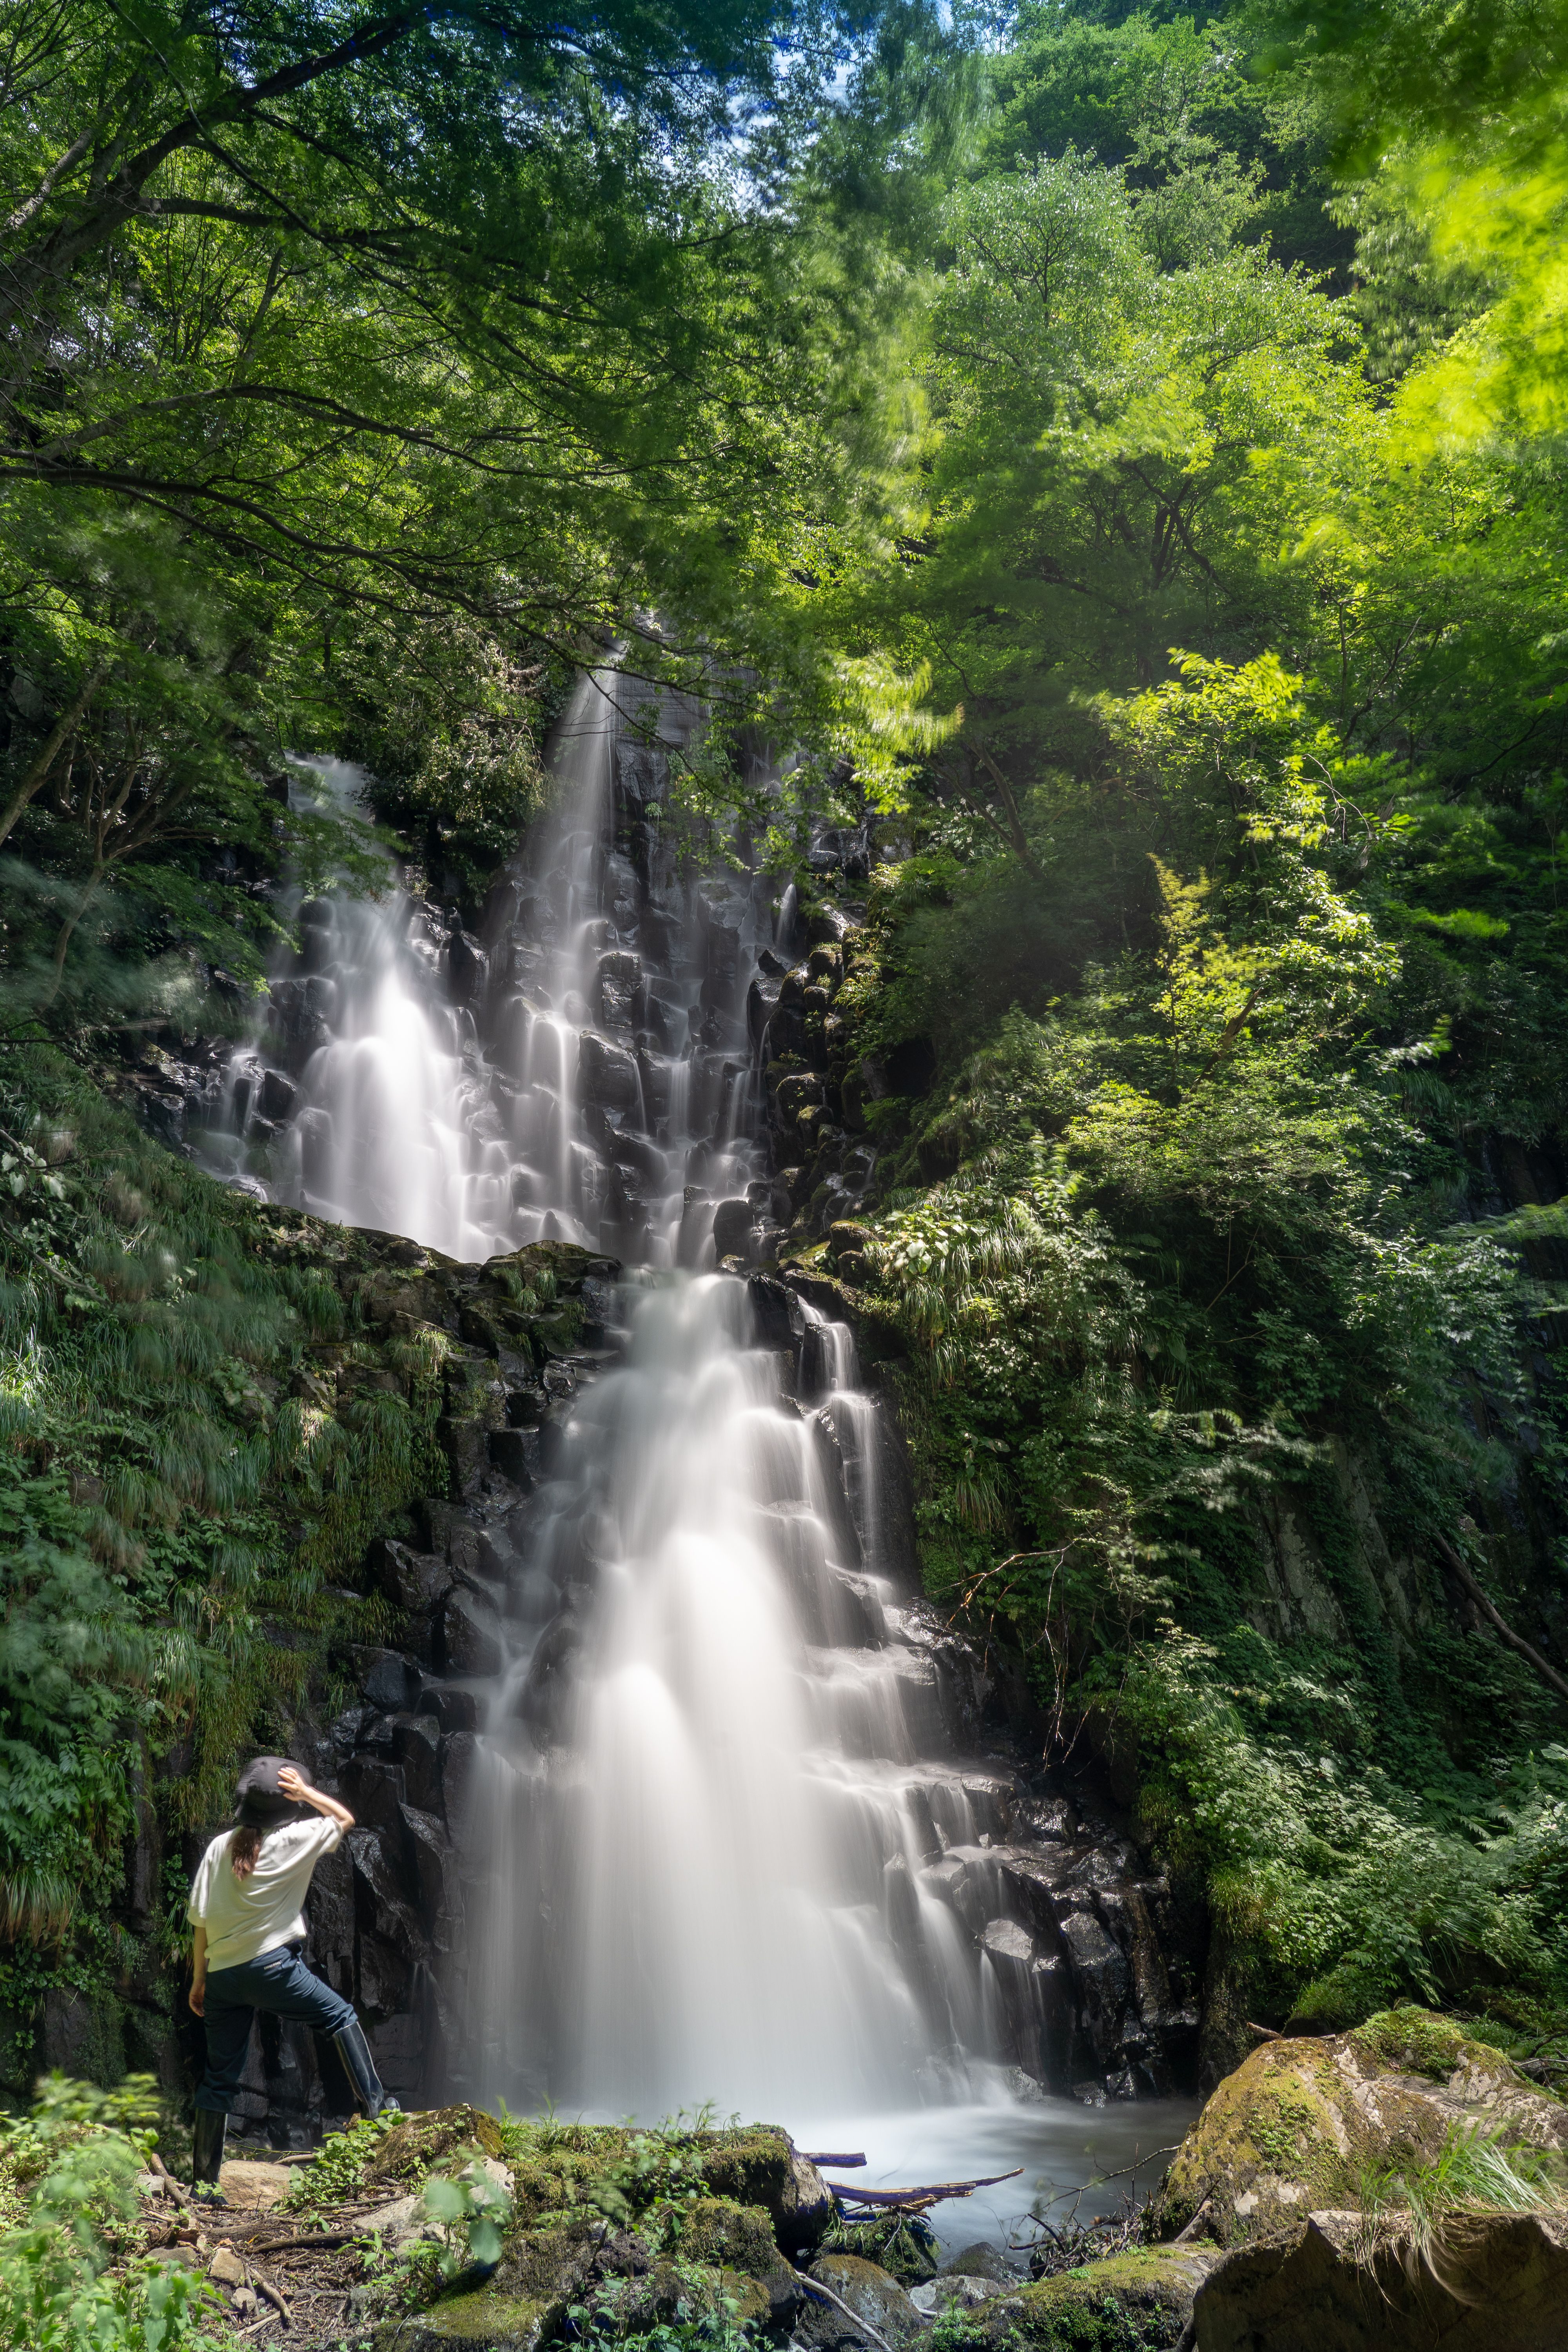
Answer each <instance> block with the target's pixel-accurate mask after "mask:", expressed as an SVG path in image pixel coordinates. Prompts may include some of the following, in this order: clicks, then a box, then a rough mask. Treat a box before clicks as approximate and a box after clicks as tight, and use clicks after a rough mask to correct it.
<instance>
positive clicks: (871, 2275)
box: [801, 2254, 928, 2352]
mask: <svg viewBox="0 0 1568 2352" xmlns="http://www.w3.org/2000/svg"><path fill="white" fill-rule="evenodd" d="M806 2276H807V2278H808V2279H810V2280H812V2281H815V2283H816V2284H817V2285H818V2286H822V2287H826V2288H827V2289H829V2290H830V2292H831V2294H833V2295H834V2296H835V2297H836V2298H837V2300H836V2301H834V2302H826V2301H825V2300H822V2299H819V2298H818V2297H816V2296H814V2295H812V2294H811V2293H810V2290H809V2288H808V2289H807V2291H806V2302H805V2306H804V2308H803V2310H802V2312H801V2333H802V2334H803V2335H804V2336H805V2338H806V2340H807V2341H808V2342H810V2343H812V2344H816V2345H821V2346H824V2347H827V2346H839V2345H842V2346H844V2347H846V2352H847V2347H849V2346H850V2345H853V2346H855V2347H856V2352H862V2347H864V2344H865V2338H864V2337H863V2336H860V2335H859V2334H858V2331H857V2329H856V2326H855V2321H856V2320H857V2319H863V2320H865V2321H866V2323H867V2325H868V2326H871V2327H874V2328H875V2329H876V2331H877V2333H878V2335H879V2336H881V2337H882V2338H883V2340H884V2342H886V2343H888V2344H890V2345H892V2346H893V2347H894V2352H899V2347H900V2346H903V2345H906V2344H912V2343H913V2342H914V2341H915V2339H916V2338H917V2337H918V2336H920V2335H921V2331H922V2330H923V2329H924V2328H925V2326H927V2325H928V2322H927V2319H926V2315H925V2314H924V2313H923V2312H922V2311H921V2310H920V2309H919V2308H918V2307H917V2306H916V2305H914V2304H913V2303H912V2302H911V2301H910V2297H909V2295H908V2294H907V2293H906V2292H905V2290H904V2288H903V2287H901V2286H900V2284H899V2282H898V2280H897V2279H896V2278H895V2277H894V2276H893V2274H892V2273H891V2272H890V2271H885V2270H881V2269H879V2266H878V2265H877V2263H867V2262H862V2261H861V2259H860V2257H859V2255H858V2254H822V2255H820V2256H819V2257H818V2258H817V2260H816V2262H814V2263H812V2265H811V2268H810V2270H809V2271H808V2272H807V2273H806ZM840 2305H846V2306H847V2309H848V2311H849V2312H850V2313H851V2314H852V2315H853V2316H852V2317H850V2318H846V2316H845V2313H844V2311H843V2310H842V2309H840V2307H839V2306H840Z"/></svg>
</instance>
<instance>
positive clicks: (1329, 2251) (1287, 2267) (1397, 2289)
mask: <svg viewBox="0 0 1568 2352" xmlns="http://www.w3.org/2000/svg"><path fill="white" fill-rule="evenodd" d="M1368 2236H1369V2231H1368V2224H1367V2220H1366V2217H1365V2215H1364V2214H1362V2213H1359V2212H1323V2213H1311V2214H1309V2215H1308V2216H1307V2217H1306V2218H1305V2220H1303V2221H1299V2222H1298V2223H1297V2224H1296V2226H1295V2228H1294V2229H1293V2230H1291V2231H1281V2232H1278V2233H1276V2234H1275V2235H1274V2236H1273V2237H1271V2238H1269V2239H1268V2241H1267V2242H1264V2243H1262V2244H1258V2245H1251V2246H1245V2247H1241V2248H1238V2249H1237V2252H1234V2253H1232V2254H1230V2255H1227V2256H1226V2260H1225V2261H1224V2262H1223V2263H1221V2264H1220V2265H1219V2266H1218V2267H1217V2268H1216V2269H1215V2271H1214V2273H1212V2275H1211V2276H1210V2277H1209V2278H1207V2279H1206V2280H1205V2282H1204V2284H1203V2285H1202V2286H1201V2287H1200V2288H1199V2290H1198V2293H1197V2295H1196V2297H1195V2299H1194V2305H1193V2341H1194V2347H1195V2352H1257V2347H1259V2346H1267V2347H1268V2352H1408V2347H1412V2346H1415V2345H1432V2346H1441V2347H1442V2352H1559V2347H1562V2346H1563V2345H1564V2344H1568V2219H1565V2218H1564V2217H1563V2216H1562V2215H1560V2214H1558V2215H1547V2214H1540V2213H1498V2214H1488V2215H1477V2214H1465V2215H1456V2216H1454V2217H1453V2219H1452V2220H1450V2221H1448V2223H1447V2225H1446V2227H1445V2228H1444V2230H1443V2231H1442V2234H1441V2238H1440V2241H1439V2242H1438V2243H1437V2244H1436V2246H1435V2247H1434V2249H1433V2259H1432V2261H1430V2262H1424V2261H1422V2260H1420V2259H1419V2257H1418V2256H1417V2255H1416V2254H1415V2250H1414V2249H1413V2247H1412V2245H1411V2243H1410V2242H1409V2240H1408V2238H1407V2237H1405V2236H1403V2235H1402V2234H1401V2233H1400V2232H1399V2231H1398V2230H1397V2228H1395V2229H1394V2230H1392V2231H1391V2230H1388V2229H1387V2228H1386V2227H1385V2228H1384V2229H1383V2230H1381V2231H1375V2232H1373V2243H1372V2244H1371V2245H1369V2244H1368Z"/></svg>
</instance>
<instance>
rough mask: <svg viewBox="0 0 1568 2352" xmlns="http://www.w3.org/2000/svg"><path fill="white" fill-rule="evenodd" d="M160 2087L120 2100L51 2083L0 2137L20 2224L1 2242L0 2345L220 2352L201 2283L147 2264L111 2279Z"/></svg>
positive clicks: (128, 2092)
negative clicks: (19, 2190) (114, 2248)
mask: <svg viewBox="0 0 1568 2352" xmlns="http://www.w3.org/2000/svg"><path fill="white" fill-rule="evenodd" d="M156 2113H157V2093H156V2086H155V2084H153V2080H152V2078H151V2076H149V2075H132V2076H131V2077H130V2078H129V2079H128V2080H127V2081H126V2082H125V2083H124V2084H122V2085H121V2088H120V2089H119V2090H118V2091H114V2092H108V2093H105V2092H102V2091H100V2090H97V2089H95V2088H94V2086H93V2085H92V2084H86V2083H72V2082H68V2080H67V2079H66V2078H65V2077H64V2076H63V2075H59V2074H52V2075H50V2076H48V2077H47V2079H46V2080H45V2081H44V2082H43V2083H42V2084H40V2085H39V2095H38V2098H37V2104H36V2105H35V2106H34V2107H33V2109H32V2111H31V2113H30V2114H29V2115H28V2116H26V2117H24V2118H20V2119H18V2120H16V2121H14V2122H12V2123H10V2124H8V2125H7V2126H5V2130H4V2134H3V2137H0V2166H3V2167H4V2168H5V2172H6V2173H7V2174H8V2175H9V2177H10V2179H12V2180H13V2181H16V2182H18V2183H20V2184H22V2186H23V2188H24V2193H25V2195H26V2217H25V2219H24V2220H23V2221H21V2222H20V2223H19V2224H18V2225H17V2226H16V2227H14V2228H12V2229H9V2230H7V2231H5V2234H4V2235H3V2236H0V2345H5V2346H6V2347H15V2352H84V2347H85V2348H86V2352H187V2348H188V2352H216V2343H217V2340H218V2339H217V2338H216V2337H215V2336H212V2335H210V2334H209V2333H207V2331H206V2327H205V2322H207V2321H208V2320H212V2319H216V2317H217V2316H218V2315H219V2314H220V2312H221V2308H222V2306H221V2299H220V2298H219V2296H218V2294H217V2293H216V2289H215V2288H213V2287H211V2286H209V2285H208V2284H207V2282H206V2281H205V2279H203V2278H201V2277H199V2276H194V2275H193V2274H192V2273H190V2272H188V2271H187V2270H185V2269H184V2268H183V2267H181V2266H178V2265H173V2264H163V2263H158V2262H156V2261H155V2260H153V2259H149V2258H146V2257H142V2258H140V2259H132V2261H131V2262H129V2263H121V2265H119V2266H118V2268H117V2271H116V2274H115V2275H114V2276H113V2277H112V2278H110V2277H106V2276H105V2275H104V2274H103V2273H104V2272H105V2271H106V2269H107V2267H108V2264H109V2262H110V2252H111V2248H110V2239H111V2238H113V2237H114V2236H115V2235H116V2234H117V2233H118V2234H122V2233H123V2231H124V2228H125V2225H126V2224H127V2223H128V2222H129V2221H132V2219H133V2218H134V2216H135V2215H136V2213H137V2211H138V2199H137V2195H136V2190H135V2187H134V2181H135V2177H136V2175H137V2173H138V2172H140V2171H142V2169H143V2168H145V2166H146V2162H147V2157H148V2152H149V2150H150V2149H151V2147H153V2142H154V2140H155V2138H156V2134H155V2132H154V2131H153V2129H152V2127H151V2124H152V2118H153V2116H155V2115H156Z"/></svg>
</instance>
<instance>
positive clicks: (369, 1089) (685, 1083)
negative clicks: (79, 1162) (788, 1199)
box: [208, 670, 774, 1265]
mask: <svg viewBox="0 0 1568 2352" xmlns="http://www.w3.org/2000/svg"><path fill="white" fill-rule="evenodd" d="M634 693H635V689H634V688H632V687H631V685H630V684H629V682H628V681H627V680H626V679H625V678H624V677H621V676H620V675H619V674H618V673H616V672H615V671H613V670H600V671H595V672H592V673H590V674H588V675H586V676H584V677H583V678H582V679H581V680H580V681H579V684H578V686H577V688H576V690H575V692H574V696H573V698H572V701H571V704H570V706H569V708H568V709H567V711H566V713H565V716H564V718H563V720H562V722H561V724H560V726H559V728H558V729H557V730H556V736H555V740H554V743H553V746H552V769H553V773H554V778H555V787H556V791H555V802H554V805H553V807H552V810H551V812H550V813H549V814H547V815H546V816H545V817H543V818H542V819H541V820H540V822H539V823H538V824H535V826H534V827H533V828H532V830H531V834H530V836H529V839H528V841H527V842H526V844H525V845H524V847H523V849H522V850H521V853H520V855H519V856H516V857H515V858H513V859H511V860H510V861H509V863H508V865H507V866H506V867H505V868H504V869H503V871H502V873H501V875H500V877H498V879H497V881H496V883H495V885H494V887H492V889H491V890H490V893H489V898H488V899H487V901H486V904H485V908H484V911H483V915H482V917H481V919H480V922H479V929H478V931H477V932H474V931H469V930H468V929H465V928H464V927H463V924H462V921H461V919H460V916H459V915H458V911H457V910H456V909H455V908H450V907H445V908H444V907H442V906H440V905H438V904H437V903H436V902H434V901H433V900H431V899H429V898H412V897H410V896H409V895H408V894H407V893H406V892H405V891H402V890H400V889H396V888H393V887H389V888H388V891H387V894H386V895H385V896H384V898H380V899H378V900H374V901H366V900H360V899H352V898H319V899H312V900H309V901H307V902H306V903H305V904H304V905H303V906H302V907H301V908H300V954H299V958H298V967H297V969H295V970H293V971H289V972H288V973H287V974H283V975H280V976H279V978H278V979H277V980H275V981H274V982H273V986H272V992H271V1013H270V1017H269V1023H268V1034H267V1036H266V1038H265V1041H264V1043H263V1045H262V1047H261V1049H260V1050H259V1051H250V1052H247V1053H243V1054H241V1055H237V1057H236V1060H235V1063H234V1066H233V1068H232V1070H231V1073H230V1077H229V1085H228V1095H227V1116H226V1118H225V1119H223V1120H222V1121H221V1123H220V1131H219V1133H218V1134H217V1135H216V1136H215V1137H213V1138H212V1139H210V1140H209V1147H208V1148H209V1150H211V1151H213V1152H214V1153H216V1156H217V1157H218V1158H219V1159H220V1160H223V1161H224V1162H225V1164H226V1166H227V1167H228V1168H229V1169H230V1170H232V1171H234V1172H239V1171H241V1170H242V1169H243V1170H247V1171H250V1172H251V1173H252V1175H253V1176H259V1177H260V1179H261V1181H262V1184H263V1186H264V1187H265V1189H268V1191H270V1192H271V1193H272V1194H273V1196H274V1197H275V1198H278V1199H279V1200H283V1201H286V1202H289V1203H291V1204H293V1205H295V1206H297V1207H301V1208H307V1209H310V1210H312V1211H314V1212H315V1213H317V1214H319V1215H321V1216H325V1217H329V1218H331V1219H333V1220H334V1221H335V1222H339V1223H349V1224H357V1225H370V1226H374V1227H377V1228H379V1229H380V1230H382V1231H384V1232H389V1233H400V1234H407V1235H408V1236H409V1238H410V1239H412V1240H415V1241H419V1242H423V1243H425V1244H426V1245H427V1246H428V1247H431V1248H435V1249H439V1250H441V1251H443V1252H444V1253H445V1254H446V1255H448V1256H451V1257H455V1258H458V1259H467V1260H468V1261H470V1262H472V1261H476V1260H483V1259H485V1258H487V1257H490V1256H493V1255H498V1254H499V1253H500V1252H503V1251H506V1250H510V1249H516V1248H518V1247H519V1246H520V1245H521V1244H523V1243H525V1242H530V1241H538V1240H551V1239H554V1240H564V1241H574V1242H579V1243H583V1244H587V1245H588V1246H590V1247H593V1248H599V1249H604V1250H605V1251H607V1252H609V1253H611V1254H612V1255H616V1257H619V1258H622V1259H626V1260H631V1261H635V1262H637V1263H640V1264H646V1265H699V1264H700V1263H702V1261H703V1259H704V1256H705V1255H710V1233H711V1227H712V1203H713V1202H715V1201H717V1200H720V1199H722V1198H726V1197H729V1196H732V1195H736V1194H742V1193H747V1192H748V1191H749V1190H750V1191H752V1192H753V1194H754V1205H755V1206H756V1207H757V1208H758V1209H759V1210H760V1211H761V1212H763V1213H766V1211H767V1209H768V1207H769V1205H770V1203H771V1187H769V1186H768V1185H767V1184H766V1183H765V1182H763V1181H759V1179H758V1174H757V1160H758V1154H757V1151H756V1149H755V1146H754V1144H753V1142H752V1130H753V1128H754V1125H755V1118H754V1106H753V1102H752V1095H753V1091H754V1083H755V1082H754V1076H753V1068H752V1048H751V1045H750V1043H749V1040H748V1038H747V1034H746V1024H745V1016H744V1006H745V1001H746V991H747V986H748V983H749V982H750V980H751V978H752V972H753V971H754V970H755V962H756V955H757V952H758V950H759V949H761V948H764V947H766V946H767V945H768V943H769V942H770V941H771V940H772V937H773V921H774V919H773V913H772V911H771V909H770V906H769V900H768V894H767V892H766V890H765V888H764V887H763V884H762V883H761V881H760V880H759V881H757V882H748V881H746V880H745V879H743V878H741V877H735V876H733V875H731V874H729V873H728V872H724V873H721V874H720V875H719V876H717V877H714V876H708V877H703V878H701V879H698V880H689V879H686V878H683V877H682V875H681V872H680V870H679V860H678V844H677V839H676V830H675V827H674V826H673V825H672V824H669V823H668V821H666V811H665V808H664V799H665V793H666V785H667V764H668V761H667V750H665V749H661V748H660V742H659V741H655V740H649V737H648V735H647V732H646V731H644V730H640V729H637V728H633V727H631V726H629V725H628V724H627V719H628V706H629V701H630V698H631V697H632V696H633V695H634ZM631 715H635V714H631ZM658 724H659V730H660V740H661V741H662V743H663V745H664V746H666V747H668V748H669V749H674V748H679V744H680V742H681V741H682V740H685V738H686V737H687V736H689V733H690V731H691V729H692V727H693V725H694V724H695V714H694V713H693V712H692V711H690V710H689V709H685V708H683V707H681V706H679V705H675V706H672V705H670V704H668V703H665V704H662V705H660V706H659V707H658ZM317 765H318V768H319V770H320V771H321V772H323V774H324V782H325V788H327V789H331V790H333V791H335V792H336V793H337V794H338V795H339V796H340V797H341V796H342V794H343V793H345V791H348V792H352V789H353V771H351V770H345V769H344V768H343V767H342V763H340V762H320V763H317ZM345 779H346V780H347V781H346V782H345ZM390 883H391V877H390V876H389V886H390Z"/></svg>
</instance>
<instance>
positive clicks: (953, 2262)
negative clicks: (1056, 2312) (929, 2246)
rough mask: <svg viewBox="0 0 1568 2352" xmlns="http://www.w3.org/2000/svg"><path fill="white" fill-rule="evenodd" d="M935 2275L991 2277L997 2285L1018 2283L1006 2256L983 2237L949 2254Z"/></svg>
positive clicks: (941, 2276) (947, 2276) (945, 2276)
mask: <svg viewBox="0 0 1568 2352" xmlns="http://www.w3.org/2000/svg"><path fill="white" fill-rule="evenodd" d="M937 2276H938V2278H982V2279H993V2280H994V2281H995V2283H996V2284H997V2285H998V2286H1017V2285H1018V2284H1020V2281H1019V2278H1018V2274H1017V2273H1016V2271H1015V2270H1011V2269H1009V2267H1008V2263H1007V2258H1006V2256H1005V2254H1004V2253H1002V2252H1001V2251H1000V2250H999V2249H998V2248H997V2247H995V2246H994V2245H992V2244H991V2243H990V2242H988V2241H987V2240H984V2239H981V2240H979V2241H977V2242H976V2243H975V2244H973V2246H965V2247H964V2248H963V2251H962V2252H959V2253H956V2254H952V2255H950V2256H949V2258H948V2260H947V2261H946V2262H945V2263H942V2267H941V2269H940V2270H939V2271H938V2273H937Z"/></svg>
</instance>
